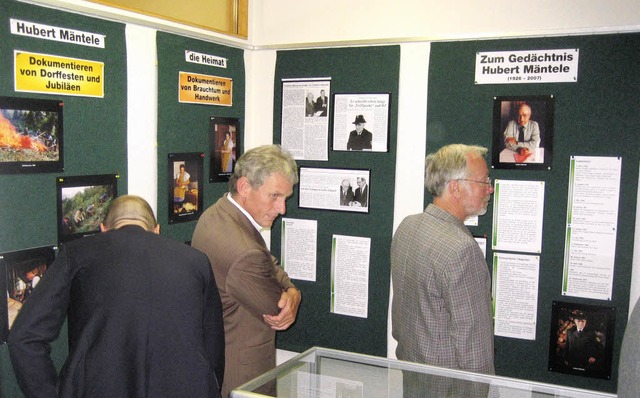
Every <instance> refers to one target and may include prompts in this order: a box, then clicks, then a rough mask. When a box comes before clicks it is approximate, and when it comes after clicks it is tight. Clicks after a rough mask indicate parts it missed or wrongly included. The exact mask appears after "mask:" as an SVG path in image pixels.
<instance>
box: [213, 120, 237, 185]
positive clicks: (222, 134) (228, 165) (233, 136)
mask: <svg viewBox="0 0 640 398" xmlns="http://www.w3.org/2000/svg"><path fill="white" fill-rule="evenodd" d="M239 148H240V119H237V118H230V117H218V116H211V117H210V118H209V182H225V181H229V177H230V176H231V174H232V173H233V170H234V168H235V166H236V160H238V158H239V157H240V150H239Z"/></svg>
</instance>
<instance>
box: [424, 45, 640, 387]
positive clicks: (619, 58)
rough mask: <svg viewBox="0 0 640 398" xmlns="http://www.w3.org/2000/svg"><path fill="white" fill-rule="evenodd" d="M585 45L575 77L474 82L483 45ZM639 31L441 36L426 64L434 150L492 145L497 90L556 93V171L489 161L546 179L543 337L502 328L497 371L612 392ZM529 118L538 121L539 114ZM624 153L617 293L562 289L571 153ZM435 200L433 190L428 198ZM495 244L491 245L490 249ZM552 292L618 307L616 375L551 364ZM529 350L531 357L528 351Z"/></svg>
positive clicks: (496, 173) (635, 128) (627, 261)
mask: <svg viewBox="0 0 640 398" xmlns="http://www.w3.org/2000/svg"><path fill="white" fill-rule="evenodd" d="M567 48H578V49H579V50H580V58H579V70H578V82H577V83H545V84H511V85H508V84H497V85H496V84H490V85H475V84H474V74H475V70H474V68H475V55H476V52H484V51H507V50H509V51H511V50H513V51H516V50H541V49H567ZM638 48H640V35H637V34H625V35H594V36H575V37H558V38H540V39H526V40H496V41H469V42H457V43H434V44H433V45H432V47H431V60H430V66H429V93H428V113H427V119H428V123H427V152H428V153H430V152H433V151H435V150H437V149H438V148H440V147H441V146H443V145H446V144H449V143H454V142H462V143H466V144H479V145H483V146H486V147H488V148H490V149H491V145H492V128H493V127H492V126H493V119H492V107H493V97H494V96H531V95H553V96H554V98H555V117H554V138H553V140H554V141H553V150H554V155H553V163H552V169H551V170H550V171H546V170H544V171H543V170H541V171H534V170H504V169H496V170H492V171H491V174H492V177H493V178H499V179H500V178H501V179H513V180H541V181H545V210H544V220H543V222H544V229H543V240H542V255H541V260H540V275H539V299H538V324H537V330H536V340H535V341H528V340H519V339H510V338H503V337H496V368H497V372H498V374H500V375H504V376H510V377H516V378H521V379H529V380H535V381H542V382H547V383H554V384H563V385H568V386H574V387H580V388H588V389H593V390H600V391H608V392H615V391H616V380H617V364H618V358H619V349H620V344H621V340H622V335H623V332H624V328H625V325H626V320H627V314H628V310H629V308H628V307H629V305H628V301H629V289H630V277H631V268H632V259H633V240H634V230H635V225H634V223H635V209H636V193H637V183H638V161H639V155H638V148H639V143H640V142H639V139H638V136H639V134H638V132H639V131H640V120H639V119H638V118H636V117H634V116H633V115H630V110H631V109H633V108H632V107H633V106H634V104H636V103H637V98H638V92H640V76H638V73H637V65H638V64H639V63H640V54H638V51H637V49H638ZM532 119H534V120H535V118H534V117H532ZM572 155H578V156H622V176H621V182H620V183H621V184H620V186H621V192H620V203H619V217H618V231H619V232H618V239H617V245H616V258H615V274H614V285H613V298H612V300H611V301H610V302H609V301H601V300H586V299H580V298H575V297H563V296H562V294H561V279H562V266H563V261H564V260H563V255H564V243H565V239H564V232H565V224H566V207H567V193H568V192H567V191H568V178H569V158H570V156H572ZM430 201H431V197H430V195H429V194H428V193H427V194H426V199H425V203H428V202H430ZM492 211H493V209H492V206H490V207H489V210H488V212H487V215H485V216H484V217H481V218H480V222H479V224H480V225H479V226H478V227H472V228H471V230H472V232H473V233H474V234H477V235H482V234H486V235H487V236H490V234H491V213H492ZM491 256H492V251H491V250H490V249H489V250H488V257H489V258H491ZM553 300H558V301H566V302H570V303H583V304H596V305H602V306H615V307H616V325H615V335H614V336H613V338H614V343H613V348H614V355H613V364H612V367H613V371H612V378H611V380H603V379H593V378H586V377H580V376H573V375H566V374H562V373H556V372H550V371H548V369H547V367H548V353H549V338H550V328H551V327H552V326H551V325H550V322H551V309H552V308H551V305H552V301H553ZM523 359H524V360H523Z"/></svg>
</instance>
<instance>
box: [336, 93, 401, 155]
mask: <svg viewBox="0 0 640 398" xmlns="http://www.w3.org/2000/svg"><path fill="white" fill-rule="evenodd" d="M331 104H332V113H331V126H332V129H331V135H332V137H331V150H333V151H347V152H389V130H390V125H391V124H390V123H391V93H385V92H380V93H377V92H372V93H332V94H331ZM358 125H363V130H362V131H360V132H358V131H357V129H356V126H358ZM364 134H369V140H368V142H369V144H370V145H369V146H368V145H366V144H365V143H364V141H362V139H360V138H359V137H362V136H363V135H364ZM367 146H368V147H367Z"/></svg>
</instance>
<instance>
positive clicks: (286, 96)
mask: <svg viewBox="0 0 640 398" xmlns="http://www.w3.org/2000/svg"><path fill="white" fill-rule="evenodd" d="M330 93H331V79H330V78H327V77H315V78H307V79H282V108H281V110H282V113H281V115H280V116H281V121H282V128H281V135H282V139H281V145H282V148H283V149H285V150H286V151H288V152H289V153H291V156H293V158H294V159H296V160H319V161H328V160H329V115H330V110H331V107H332V105H331V101H330V99H329V98H330Z"/></svg>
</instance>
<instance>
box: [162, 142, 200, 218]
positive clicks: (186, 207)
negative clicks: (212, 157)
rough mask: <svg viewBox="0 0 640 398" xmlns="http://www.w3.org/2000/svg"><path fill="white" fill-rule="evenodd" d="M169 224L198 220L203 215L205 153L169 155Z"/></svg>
mask: <svg viewBox="0 0 640 398" xmlns="http://www.w3.org/2000/svg"><path fill="white" fill-rule="evenodd" d="M167 163H168V167H167V182H168V190H167V191H168V193H169V197H168V198H167V202H168V211H169V224H173V223H178V222H185V221H193V220H197V219H198V217H200V214H202V177H203V169H204V166H203V164H204V153H202V152H191V153H170V154H169V155H168V162H167Z"/></svg>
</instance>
